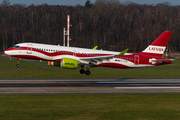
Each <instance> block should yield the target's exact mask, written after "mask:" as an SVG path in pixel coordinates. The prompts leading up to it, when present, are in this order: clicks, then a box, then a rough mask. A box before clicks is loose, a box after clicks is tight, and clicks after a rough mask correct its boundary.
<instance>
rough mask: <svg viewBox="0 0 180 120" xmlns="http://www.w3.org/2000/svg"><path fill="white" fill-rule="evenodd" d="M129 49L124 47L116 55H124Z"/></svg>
mask: <svg viewBox="0 0 180 120" xmlns="http://www.w3.org/2000/svg"><path fill="white" fill-rule="evenodd" d="M128 50H129V49H128V48H127V49H125V50H124V51H122V52H121V53H119V54H118V55H124V54H125V53H126V52H127V51H128Z"/></svg>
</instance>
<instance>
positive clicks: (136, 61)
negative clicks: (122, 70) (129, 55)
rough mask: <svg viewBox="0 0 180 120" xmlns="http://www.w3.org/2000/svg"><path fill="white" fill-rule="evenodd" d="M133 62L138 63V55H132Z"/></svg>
mask: <svg viewBox="0 0 180 120" xmlns="http://www.w3.org/2000/svg"><path fill="white" fill-rule="evenodd" d="M134 64H135V65H139V55H135V56H134Z"/></svg>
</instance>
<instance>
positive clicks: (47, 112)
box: [0, 94, 180, 120]
mask: <svg viewBox="0 0 180 120" xmlns="http://www.w3.org/2000/svg"><path fill="white" fill-rule="evenodd" d="M0 101H1V102H0V119H23V120H24V119H33V120H35V119H43V120H44V119H45V120H53V119H64V120H66V119H68V120H71V119H73V120H75V119H89V120H95V119H96V120H108V119H114V120H117V119H118V120H131V119H136V120H145V119H146V120H147V119H148V120H156V119H157V120H173V119H174V120H177V119H180V95H179V94H168V95H165V94H157V95H154V94H150V95H143V94H140V95H126V94H108V95H105V94H95V95H93V94H88V95H85V94H77V95H1V96H0Z"/></svg>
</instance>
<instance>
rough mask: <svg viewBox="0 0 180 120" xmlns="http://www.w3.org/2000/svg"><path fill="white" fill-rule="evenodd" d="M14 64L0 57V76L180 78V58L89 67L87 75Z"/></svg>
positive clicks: (15, 62)
mask: <svg viewBox="0 0 180 120" xmlns="http://www.w3.org/2000/svg"><path fill="white" fill-rule="evenodd" d="M43 63H45V62H43ZM46 63H47V62H46ZM16 64H17V60H8V59H3V60H2V59H0V78H180V74H179V73H180V60H175V61H174V64H171V65H165V66H155V67H147V68H134V69H117V68H106V67H91V68H90V70H91V75H89V76H87V75H82V74H80V73H79V70H80V68H77V69H64V68H60V67H54V66H39V65H35V64H33V63H29V62H25V61H20V64H21V67H20V68H16Z"/></svg>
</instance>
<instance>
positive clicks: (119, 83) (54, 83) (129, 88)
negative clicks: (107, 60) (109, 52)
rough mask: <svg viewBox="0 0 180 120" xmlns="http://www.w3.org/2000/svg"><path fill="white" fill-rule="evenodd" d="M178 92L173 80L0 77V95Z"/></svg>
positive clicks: (177, 81)
mask: <svg viewBox="0 0 180 120" xmlns="http://www.w3.org/2000/svg"><path fill="white" fill-rule="evenodd" d="M152 93H153V94H156V93H157V94H163V93H165V94H166V93H178V94H179V93H180V78H177V79H173V78H172V79H163V78H161V79H146V78H145V79H135V78H134V79H132V78H115V79H114V78H112V79H106V78H105V79H0V94H152Z"/></svg>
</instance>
